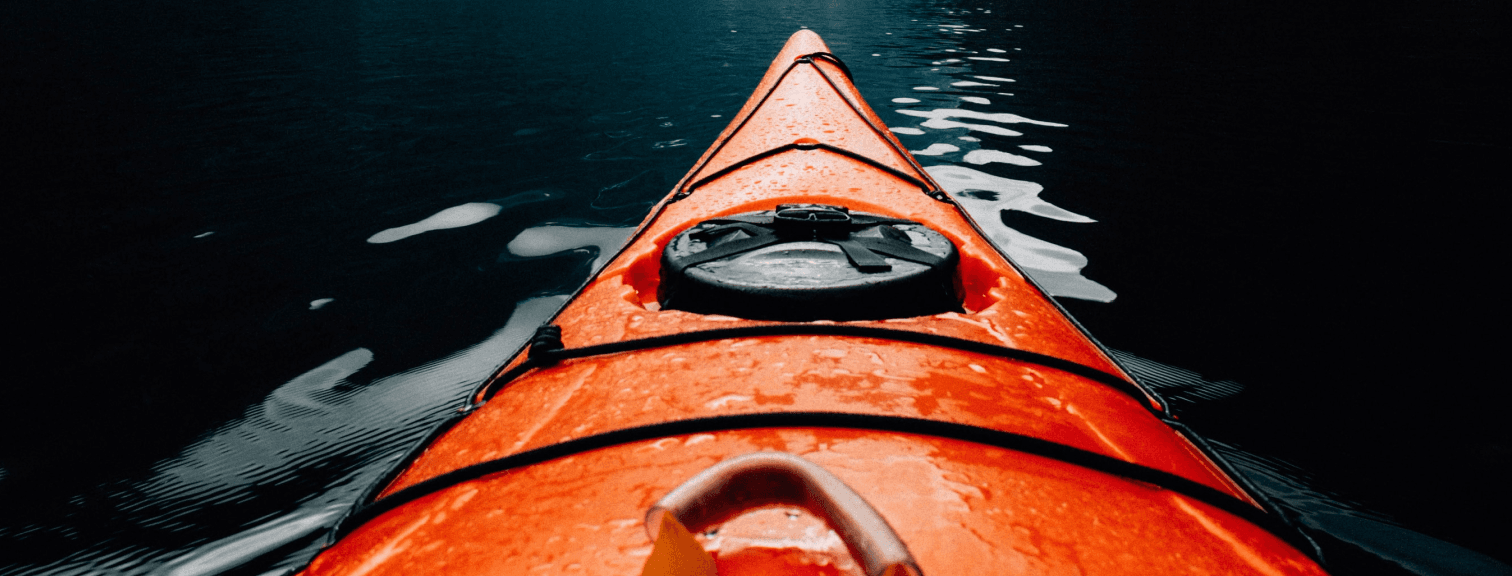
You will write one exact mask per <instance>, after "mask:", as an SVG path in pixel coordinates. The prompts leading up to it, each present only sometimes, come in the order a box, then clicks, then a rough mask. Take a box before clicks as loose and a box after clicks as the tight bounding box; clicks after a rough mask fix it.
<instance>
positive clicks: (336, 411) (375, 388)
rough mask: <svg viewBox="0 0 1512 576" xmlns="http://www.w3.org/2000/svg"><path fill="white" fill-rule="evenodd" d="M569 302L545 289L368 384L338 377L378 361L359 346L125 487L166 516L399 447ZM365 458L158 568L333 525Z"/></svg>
mask: <svg viewBox="0 0 1512 576" xmlns="http://www.w3.org/2000/svg"><path fill="white" fill-rule="evenodd" d="M566 301H567V297H566V296H543V297H539V298H532V299H529V300H525V301H523V302H520V303H519V304H517V305H516V306H515V310H514V313H513V314H511V315H510V317H509V320H508V321H507V322H506V323H505V324H504V327H502V328H500V329H499V330H498V331H496V332H494V333H493V335H492V336H490V337H489V338H488V339H487V340H484V341H482V342H479V343H478V344H475V345H473V346H471V347H469V348H467V349H465V350H462V351H459V352H457V353H454V354H452V355H450V356H447V357H445V358H442V359H439V360H436V361H434V362H430V363H427V364H424V365H421V366H419V367H416V368H413V369H411V370H408V371H406V372H403V373H400V374H396V375H393V376H388V377H386V378H381V379H378V380H375V381H373V382H372V383H370V384H367V385H364V386H354V387H352V388H350V389H342V388H344V387H342V386H340V385H341V384H343V383H346V381H347V378H348V377H350V376H351V375H353V374H355V373H356V372H357V371H359V370H361V369H362V368H363V367H365V366H367V365H368V364H369V363H370V362H372V360H373V353H372V352H371V351H369V350H368V349H366V348H358V349H356V350H352V351H350V352H347V353H345V354H342V355H341V356H338V357H336V358H335V359H333V360H331V361H329V362H326V363H325V364H322V365H320V366H319V367H316V368H315V369H313V370H310V371H309V372H306V373H304V374H302V375H300V376H298V377H296V378H294V379H293V380H290V381H289V382H288V383H286V384H284V385H283V386H280V387H278V388H277V389H276V390H274V391H273V392H272V393H271V394H269V395H268V398H267V399H266V400H264V401H263V402H262V403H261V404H258V405H254V406H252V407H250V408H248V409H247V411H246V413H245V415H243V416H242V417H241V418H240V419H237V420H232V421H230V422H227V423H226V424H224V425H222V426H221V427H220V428H219V429H217V430H216V431H215V432H212V433H210V434H209V435H207V436H206V437H205V438H203V439H201V440H200V441H198V442H195V443H194V444H193V445H191V446H190V447H189V448H187V449H185V450H184V451H183V453H181V454H180V455H179V456H177V457H175V458H172V459H169V460H165V461H163V462H162V463H160V464H158V465H157V466H156V467H154V473H153V475H152V476H151V477H149V478H148V479H147V480H145V481H143V482H141V483H139V484H138V485H136V486H134V487H132V488H130V489H129V490H128V491H127V492H128V493H130V494H131V495H132V499H133V500H134V501H138V502H144V501H150V502H154V503H155V504H154V505H155V506H157V507H161V508H164V509H167V511H166V512H163V513H160V514H159V515H158V516H159V517H162V516H168V517H171V516H175V515H179V514H181V513H184V512H187V511H191V510H194V509H198V508H202V507H204V506H206V505H207V504H206V503H205V500H206V499H207V496H211V495H214V496H216V497H217V500H219V501H224V502H239V501H242V500H244V498H242V497H238V496H237V495H240V494H247V493H248V491H249V490H251V489H253V488H254V487H255V486H258V485H261V484H265V483H270V482H279V481H281V479H283V478H285V477H286V476H287V475H289V474H291V473H294V471H296V470H298V468H299V467H300V465H301V463H305V462H320V461H327V460H330V459H331V458H332V457H333V456H335V455H338V454H339V455H348V456H351V455H359V456H360V455H361V454H364V453H366V454H372V453H375V452H377V453H382V452H393V451H395V450H396V449H397V448H399V447H400V446H402V445H403V443H404V442H407V441H409V439H410V437H411V436H412V434H406V433H405V431H406V430H411V429H414V428H416V427H417V426H418V425H421V424H424V423H425V422H428V421H431V420H433V419H434V418H435V416H436V414H438V413H440V412H443V411H445V410H447V409H448V408H450V407H452V406H456V405H457V404H458V403H459V402H461V400H462V398H463V396H465V395H466V394H467V393H468V392H470V391H472V390H473V389H474V388H476V387H477V386H478V384H480V383H482V382H483V380H484V379H486V378H488V377H489V376H490V375H492V374H493V372H494V371H495V370H496V369H498V367H499V366H500V365H501V364H503V362H504V361H505V360H507V359H508V358H509V357H510V355H511V354H512V353H514V352H515V351H517V350H519V349H520V348H521V347H522V346H524V344H525V342H526V341H528V340H529V339H530V337H531V335H533V334H534V333H535V329H536V327H537V326H540V325H541V324H542V323H543V322H545V321H546V320H548V319H550V317H551V315H552V314H554V313H556V311H557V310H558V309H560V308H561V307H562V305H563V304H564V303H566ZM394 457H398V454H397V453H396V454H395V455H394ZM358 460H361V461H362V462H363V463H364V464H365V466H363V467H362V468H360V469H355V470H352V471H350V472H349V474H348V479H347V480H342V481H332V482H330V483H329V484H328V485H329V486H331V488H330V489H329V490H327V491H326V492H325V493H322V494H318V495H316V496H314V497H313V498H311V499H309V500H308V501H306V503H305V504H304V505H303V506H302V507H301V508H299V509H298V510H297V511H295V512H292V513H290V514H286V515H284V516H282V517H280V518H278V519H275V520H272V521H269V522H265V523H262V524H260V525H258V526H256V527H253V528H250V529H248V530H244V531H242V532H240V533H238V534H236V535H233V536H230V537H227V538H223V539H221V540H217V541H215V542H212V543H210V544H208V545H205V546H202V547H200V548H198V549H196V550H195V551H193V552H190V553H189V554H187V555H185V556H182V557H180V558H179V559H177V560H174V561H172V562H169V563H168V564H165V565H164V566H163V567H161V568H160V569H159V570H158V571H157V572H156V573H157V574H161V575H163V576H168V575H172V576H188V575H193V574H209V573H215V572H219V571H221V570H225V569H228V568H231V567H234V566H235V565H239V564H241V563H244V562H246V561H248V560H251V559H252V558H254V557H256V556H257V555H258V554H261V553H263V552H267V551H270V550H273V549H276V548H278V547H279V546H281V545H283V544H285V543H288V542H290V541H293V540H297V539H298V538H300V537H302V536H304V535H306V534H310V533H312V532H313V531H314V530H315V529H317V528H319V527H320V526H324V525H328V521H330V520H334V517H333V516H332V515H331V512H330V511H331V510H333V509H340V510H345V507H346V506H349V505H350V504H351V502H352V501H353V500H355V498H356V497H357V494H358V493H359V492H360V491H361V490H363V489H365V488H366V484H367V483H368V482H371V481H372V480H373V477H374V476H375V474H376V473H377V472H378V470H379V469H380V468H382V467H383V466H385V465H386V464H387V463H388V462H371V461H369V460H370V458H360V457H359V458H358Z"/></svg>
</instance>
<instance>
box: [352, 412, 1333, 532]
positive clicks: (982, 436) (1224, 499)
mask: <svg viewBox="0 0 1512 576" xmlns="http://www.w3.org/2000/svg"><path fill="white" fill-rule="evenodd" d="M753 428H841V429H850V430H873V431H879V432H895V433H903V434H918V435H923V436H933V437H937V438H948V439H952V440H961V441H965V442H972V443H976V444H983V445H988V446H994V447H998V448H1004V449H1008V450H1014V451H1018V452H1023V453H1026V454H1032V455H1035V456H1041V457H1045V458H1050V459H1053V460H1058V461H1061V462H1065V463H1067V464H1072V465H1076V466H1081V467H1084V468H1088V469H1091V470H1096V471H1098V472H1103V473H1106V474H1112V475H1115V476H1121V477H1123V478H1127V479H1129V480H1134V481H1137V482H1144V483H1147V484H1151V485H1153V486H1156V487H1159V488H1162V489H1166V490H1170V491H1172V492H1175V493H1177V494H1181V495H1183V496H1186V497H1188V498H1191V499H1193V500H1197V501H1199V502H1202V503H1204V504H1208V505H1210V506H1213V507H1214V508H1218V509H1219V510H1223V511H1225V512H1228V513H1230V514H1233V515H1234V516H1237V517H1239V518H1243V519H1244V520H1247V521H1249V522H1251V523H1253V524H1255V525H1257V526H1260V527H1261V528H1264V529H1266V530H1268V531H1270V532H1271V533H1273V534H1275V535H1276V536H1278V537H1280V538H1282V539H1283V540H1287V541H1288V542H1291V541H1292V540H1293V539H1294V538H1295V536H1294V535H1295V534H1296V533H1295V532H1294V531H1292V530H1291V529H1290V527H1289V526H1287V525H1286V524H1285V523H1283V522H1279V521H1278V519H1277V518H1275V517H1274V516H1273V515H1271V514H1268V513H1266V512H1265V511H1264V510H1262V509H1260V508H1257V507H1255V506H1253V505H1251V504H1250V503H1248V502H1245V501H1243V500H1240V499H1238V498H1235V497H1233V496H1231V495H1229V494H1227V493H1225V492H1223V491H1220V490H1218V489H1215V488H1212V487H1210V486H1207V485H1205V484H1202V483H1199V482H1196V481H1193V480H1189V479H1187V478H1184V477H1181V476H1178V475H1176V474H1172V473H1170V472H1165V471H1162V470H1157V469H1154V468H1150V467H1147V466H1142V465H1139V464H1134V463H1132V462H1126V461H1124V460H1119V459H1117V458H1113V457H1110V456H1104V455H1102V454H1098V453H1095V452H1089V451H1087V450H1082V449H1080V448H1075V447H1072V446H1067V445H1065V444H1059V443H1056V442H1051V441H1048V440H1043V439H1040V438H1035V437H1032V436H1024V435H1021V434H1014V433H1011V432H1003V431H1000V430H993V429H990V428H983V427H980V426H971V425H967V424H957V423H953V422H941V421H938V420H926V419H921V418H909V417H902V416H882V415H875V414H851V413H842V412H778V413H768V414H740V415H732V416H713V417H708V418H695V419H689V420H677V421H672V422H663V423H659V424H650V425H646V426H637V427H634V428H625V429H621V430H614V431H610V432H604V433H601V434H594V435H592V436H587V437H583V438H577V439H574V440H568V441H566V442H561V443H558V444H552V445H550V446H544V447H541V448H536V449H533V450H528V451H525V452H521V453H518V454H513V455H510V456H506V457H503V458H498V459H495V460H489V461H486V462H481V463H478V464H473V465H471V466H467V467H465V468H459V469H457V470H453V471H451V472H447V473H445V474H441V475H439V476H435V477H433V478H430V479H427V480H424V481H422V482H419V483H416V484H413V485H411V486H409V487H407V488H404V489H402V490H399V491H397V492H395V493H393V494H390V495H389V496H388V497H386V498H384V499H382V500H378V501H377V502H373V503H371V504H369V505H367V506H363V507H361V508H359V509H356V510H354V511H353V512H352V513H350V514H348V515H347V516H346V517H345V518H342V520H341V522H340V523H338V524H337V525H336V527H335V528H334V529H333V530H332V533H331V535H330V541H335V540H336V539H339V538H341V537H344V536H346V535H347V534H350V533H351V532H352V531H353V530H355V529H356V528H357V527H359V526H361V525H362V524H364V523H366V522H369V521H371V520H373V519H375V518H377V517H378V516H380V515H383V514H384V513H387V512H389V511H392V510H394V509H396V508H399V507H400V506H403V505H405V504H408V503H410V502H414V501H415V500H417V499H420V498H422V497H425V496H428V495H431V494H435V493H437V492H440V491H442V490H445V489H447V488H450V487H453V486H456V485H458V484H460V483H463V482H468V481H471V480H477V479H479V478H482V477H484V476H487V475H489V474H495V473H498V472H504V471H508V470H513V469H516V468H520V467H523V466H529V465H532V464H540V463H542V462H546V461H549V460H555V459H558V458H563V457H567V456H571V455H574V454H581V453H584V452H588V451H591V450H597V449H600V448H608V447H612V446H619V445H624V444H629V443H633V442H641V441H646V440H654V439H659V438H666V437H670V436H684V435H688V434H697V433H708V432H720V431H726V430H747V429H753ZM1293 545H1295V543H1293ZM1304 549H1305V548H1304Z"/></svg>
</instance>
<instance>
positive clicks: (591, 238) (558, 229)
mask: <svg viewBox="0 0 1512 576" xmlns="http://www.w3.org/2000/svg"><path fill="white" fill-rule="evenodd" d="M634 231H635V229H634V228H608V227H603V226H561V225H551V226H538V227H535V228H529V229H526V230H525V231H524V232H520V235H519V236H515V238H514V240H510V241H509V245H508V246H507V247H506V249H507V250H509V253H510V254H513V255H515V256H521V257H525V258H534V257H536V256H550V255H552V254H557V253H560V252H567V251H569V250H577V249H579V248H597V249H598V257H597V258H595V259H594V261H593V269H594V270H598V269H599V268H601V267H603V265H604V264H606V263H608V262H609V258H611V257H613V256H614V254H615V253H617V252H619V248H620V246H622V245H623V244H624V243H625V240H626V239H628V238H630V233H632V232H634Z"/></svg>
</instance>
